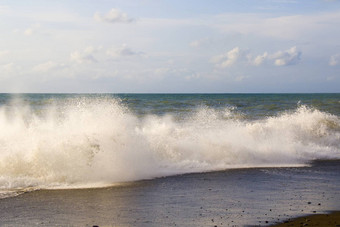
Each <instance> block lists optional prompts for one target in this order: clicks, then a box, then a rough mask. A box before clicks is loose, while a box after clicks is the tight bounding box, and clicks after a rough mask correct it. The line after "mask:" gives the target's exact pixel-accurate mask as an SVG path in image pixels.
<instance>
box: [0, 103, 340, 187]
mask: <svg viewBox="0 0 340 227" xmlns="http://www.w3.org/2000/svg"><path fill="white" fill-rule="evenodd" d="M0 125H1V128H0V189H3V190H7V189H15V188H29V187H34V188H74V187H99V186H104V185H108V184H112V183H115V182H125V181H133V180H139V179H148V178H154V177H160V176H167V175H172V174H181V173H189V172H203V171H213V170H220V169H228V168H240V167H243V168H249V167H260V166H273V167H274V166H301V165H303V164H306V163H307V162H308V161H311V160H314V159H333V158H340V149H339V144H340V120H339V118H338V117H337V116H334V115H331V114H327V113H324V112H320V111H318V110H315V109H310V108H307V107H305V106H300V107H299V108H298V109H296V110H295V111H293V112H286V113H283V114H281V115H279V116H276V117H270V118H266V119H262V120H256V121H250V120H246V119H244V118H240V116H239V114H235V113H234V112H233V111H232V110H231V109H225V110H222V111H221V110H220V111H217V110H214V109H209V108H201V109H200V110H199V111H197V112H195V113H193V114H192V115H191V116H189V117H186V118H185V119H181V120H174V117H173V116H170V115H168V116H161V117H160V116H154V115H149V116H147V117H145V118H143V119H140V118H138V117H136V116H135V115H134V114H132V113H131V112H130V111H129V110H128V109H127V108H126V107H125V106H124V105H122V104H121V103H120V102H119V101H118V100H115V99H105V98H102V99H99V98H98V99H85V98H83V99H72V100H69V101H68V102H65V103H63V104H61V105H55V106H52V105H51V106H47V107H46V108H45V109H44V110H41V111H36V110H32V109H31V108H30V106H27V105H23V104H22V105H18V102H16V104H15V105H12V106H11V107H1V108H0Z"/></svg>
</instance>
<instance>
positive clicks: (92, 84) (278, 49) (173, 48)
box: [0, 0, 340, 93]
mask: <svg viewBox="0 0 340 227" xmlns="http://www.w3.org/2000/svg"><path fill="white" fill-rule="evenodd" d="M339 28H340V1H338V0H302V1H296V0H237V1H236V0H234V1H231V0H229V1H228V0H212V1H203V0H186V1H178V0H168V1H162V0H138V1H137V0H135V1H126V0H125V1H123V0H119V1H112V0H96V1H95V0H85V1H66V0H63V1H49V0H44V1H43V0H27V1H18V0H7V1H5V0H2V1H1V0H0V32H1V33H0V34H1V36H0V92H113V93H122V92H138V93H139V92H156V93H158V92H161V93H167V92H209V93H210V92H225V93H228V92H340V29H339Z"/></svg>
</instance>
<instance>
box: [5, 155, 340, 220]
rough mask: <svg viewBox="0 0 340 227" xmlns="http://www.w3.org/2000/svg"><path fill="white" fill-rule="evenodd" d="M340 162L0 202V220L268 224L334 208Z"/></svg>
mask: <svg viewBox="0 0 340 227" xmlns="http://www.w3.org/2000/svg"><path fill="white" fill-rule="evenodd" d="M339 171H340V165H339V161H321V162H317V163H314V164H313V165H312V166H310V167H301V168H250V169H234V170H226V171H218V172H210V173H195V174H185V175H178V176H172V177H163V178H157V179H152V180H143V181H138V182H131V183H124V184H121V185H115V186H112V187H106V188H96V189H72V190H38V191H33V192H27V193H24V194H21V195H19V196H16V197H11V198H5V199H1V200H0V220H1V223H2V226H94V225H98V226H268V225H272V224H277V223H281V222H282V223H283V222H285V221H288V220H291V219H293V218H295V217H299V216H304V215H310V214H324V213H327V212H329V211H332V210H339V209H340V207H339V201H340V193H339V191H340V190H339V189H340V180H339V175H338V173H339Z"/></svg>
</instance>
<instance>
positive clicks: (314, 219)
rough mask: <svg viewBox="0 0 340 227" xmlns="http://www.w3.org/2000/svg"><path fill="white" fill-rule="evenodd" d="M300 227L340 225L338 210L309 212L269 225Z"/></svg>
mask: <svg viewBox="0 0 340 227" xmlns="http://www.w3.org/2000/svg"><path fill="white" fill-rule="evenodd" d="M288 226H290V227H300V226H308V227H310V226H322V227H330V226H332V227H336V226H340V211H331V212H329V213H325V214H311V215H306V216H301V217H297V218H292V219H288V220H286V221H284V222H283V223H278V224H273V225H270V227H288Z"/></svg>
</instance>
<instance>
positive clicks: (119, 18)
mask: <svg viewBox="0 0 340 227" xmlns="http://www.w3.org/2000/svg"><path fill="white" fill-rule="evenodd" d="M93 17H94V19H95V20H96V21H99V22H108V23H131V22H133V21H134V19H133V18H130V17H128V15H127V14H126V13H123V12H121V11H120V10H119V9H115V8H113V9H111V10H110V11H109V12H108V13H107V14H105V15H101V14H100V13H99V12H96V13H95V14H94V16H93Z"/></svg>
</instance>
